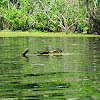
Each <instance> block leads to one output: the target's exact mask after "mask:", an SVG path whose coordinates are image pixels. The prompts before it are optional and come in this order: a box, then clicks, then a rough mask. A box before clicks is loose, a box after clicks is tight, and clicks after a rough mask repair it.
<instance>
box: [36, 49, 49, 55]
mask: <svg viewBox="0 0 100 100" xmlns="http://www.w3.org/2000/svg"><path fill="white" fill-rule="evenodd" d="M37 53H39V54H48V53H49V50H48V49H47V48H44V49H41V50H39V51H38V52H37Z"/></svg>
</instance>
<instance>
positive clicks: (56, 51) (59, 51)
mask: <svg viewBox="0 0 100 100" xmlns="http://www.w3.org/2000/svg"><path fill="white" fill-rule="evenodd" d="M52 52H53V53H61V52H62V50H61V49H59V48H52Z"/></svg>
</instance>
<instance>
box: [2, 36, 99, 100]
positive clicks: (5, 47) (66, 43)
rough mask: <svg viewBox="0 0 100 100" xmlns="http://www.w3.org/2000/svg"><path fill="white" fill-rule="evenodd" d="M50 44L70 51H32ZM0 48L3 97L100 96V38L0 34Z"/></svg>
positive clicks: (78, 99)
mask: <svg viewBox="0 0 100 100" xmlns="http://www.w3.org/2000/svg"><path fill="white" fill-rule="evenodd" d="M47 46H52V47H59V48H62V50H63V52H64V53H68V54H66V55H62V56H58V55H55V56H52V55H45V56H37V55H32V54H33V53H34V52H37V51H38V50H39V49H41V48H43V47H44V48H45V47H47ZM27 47H28V48H30V51H29V53H28V55H26V56H24V57H23V56H22V55H21V52H22V51H23V50H24V49H25V48H27ZM0 50H1V51H0V58H1V59H0V99H1V100H100V84H99V83H100V74H99V73H100V67H99V66H100V38H96V37H95V38H85V37H84V38H83V37H78V38H77V37H13V38H0Z"/></svg>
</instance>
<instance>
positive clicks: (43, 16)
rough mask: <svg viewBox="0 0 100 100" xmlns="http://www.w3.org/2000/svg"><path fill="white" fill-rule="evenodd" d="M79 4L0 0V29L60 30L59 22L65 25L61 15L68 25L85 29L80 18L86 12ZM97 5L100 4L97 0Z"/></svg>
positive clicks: (48, 0) (85, 25)
mask: <svg viewBox="0 0 100 100" xmlns="http://www.w3.org/2000/svg"><path fill="white" fill-rule="evenodd" d="M39 1H40V2H39ZM41 2H42V3H41ZM80 5H81V6H79V4H78V1H77V2H76V3H75V2H74V1H73V0H71V1H70V2H69V1H66V0H53V1H51V0H44V1H43V0H1V1H0V21H1V23H0V30H5V29H10V30H14V31H17V30H22V31H28V30H42V31H43V30H49V29H52V30H55V29H56V31H58V30H59V31H62V30H61V27H58V26H60V24H62V25H63V26H65V22H64V19H63V18H62V15H64V17H65V19H66V22H67V24H68V26H70V25H72V24H73V23H75V24H73V26H74V27H75V26H76V25H77V28H76V29H77V30H79V31H81V30H87V29H85V28H86V27H88V26H87V23H86V21H85V20H83V19H82V18H83V16H84V14H85V12H86V11H85V9H84V2H83V4H80ZM97 5H98V6H99V5H100V2H99V0H98V3H97ZM85 17H87V16H85ZM78 20H79V21H78ZM69 31H71V30H70V29H69Z"/></svg>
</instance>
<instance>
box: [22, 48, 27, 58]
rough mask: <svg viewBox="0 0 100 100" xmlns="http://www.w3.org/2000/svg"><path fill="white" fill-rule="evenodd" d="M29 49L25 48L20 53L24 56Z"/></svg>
mask: <svg viewBox="0 0 100 100" xmlns="http://www.w3.org/2000/svg"><path fill="white" fill-rule="evenodd" d="M28 51H29V48H26V49H25V50H24V51H23V52H22V55H23V56H24V57H25V56H26V53H27V52H28Z"/></svg>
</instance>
